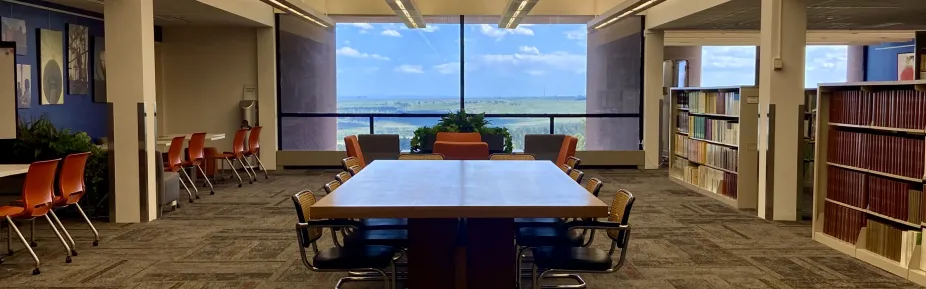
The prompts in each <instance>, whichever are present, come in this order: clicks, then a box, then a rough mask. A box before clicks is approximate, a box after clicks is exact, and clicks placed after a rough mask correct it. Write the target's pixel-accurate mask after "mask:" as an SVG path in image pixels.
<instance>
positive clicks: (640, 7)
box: [595, 0, 659, 29]
mask: <svg viewBox="0 0 926 289" xmlns="http://www.w3.org/2000/svg"><path fill="white" fill-rule="evenodd" d="M658 1H659V0H649V1H646V2H643V3H642V4H640V5H637V7H634V8H633V9H630V10H628V11H626V12H624V13H621V15H619V16H617V17H613V18H611V19H608V21H605V22H604V23H601V24H598V25H596V26H595V29H601V28H602V27H605V26H608V25H610V24H611V23H614V22H615V21H617V20H621V19H624V17H627V16H628V15H634V14H637V13H639V12H641V11H643V10H646V9H647V8H649V6H652V5H653V4H655V3H656V2H658Z"/></svg>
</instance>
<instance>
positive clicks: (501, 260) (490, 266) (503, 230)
mask: <svg viewBox="0 0 926 289" xmlns="http://www.w3.org/2000/svg"><path fill="white" fill-rule="evenodd" d="M466 230H467V232H466V236H467V241H466V243H467V244H468V246H467V248H466V250H467V260H466V265H467V266H466V275H467V283H468V285H469V288H479V289H496V288H497V289H511V288H514V287H515V280H516V279H515V278H517V277H518V276H517V273H518V272H516V271H515V269H514V268H515V266H514V265H515V262H516V261H515V260H516V258H515V255H516V254H517V251H516V250H517V249H516V248H515V244H514V219H467V220H466Z"/></svg>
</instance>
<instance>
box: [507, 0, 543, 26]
mask: <svg viewBox="0 0 926 289" xmlns="http://www.w3.org/2000/svg"><path fill="white" fill-rule="evenodd" d="M539 1H540V0H509V1H508V5H505V11H502V18H501V19H500V20H499V21H498V28H504V29H514V28H517V27H518V24H520V23H521V20H522V19H524V17H526V16H527V14H528V13H530V10H531V9H532V8H534V5H537V2H539Z"/></svg>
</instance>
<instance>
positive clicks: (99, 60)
mask: <svg viewBox="0 0 926 289" xmlns="http://www.w3.org/2000/svg"><path fill="white" fill-rule="evenodd" d="M93 102H106V39H104V38H103V37H97V38H94V39H93Z"/></svg>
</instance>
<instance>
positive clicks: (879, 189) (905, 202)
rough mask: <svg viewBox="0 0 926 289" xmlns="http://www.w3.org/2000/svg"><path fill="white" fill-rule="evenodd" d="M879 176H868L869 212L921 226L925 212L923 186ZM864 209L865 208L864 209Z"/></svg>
mask: <svg viewBox="0 0 926 289" xmlns="http://www.w3.org/2000/svg"><path fill="white" fill-rule="evenodd" d="M915 185H916V186H917V187H914V184H911V183H910V182H905V181H899V180H894V179H889V178H884V177H879V176H868V178H867V180H866V185H865V187H864V189H865V190H866V192H867V193H868V210H869V211H872V212H875V213H878V214H882V215H885V216H888V217H891V218H894V219H898V220H904V221H907V222H911V223H914V224H919V223H920V222H921V221H922V219H921V218H920V216H921V213H920V212H922V211H923V203H922V200H923V192H922V189H923V185H922V184H915ZM863 208H864V207H863Z"/></svg>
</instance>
